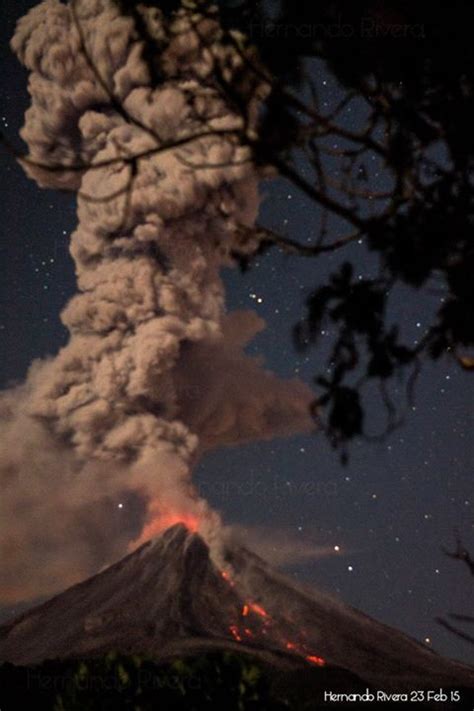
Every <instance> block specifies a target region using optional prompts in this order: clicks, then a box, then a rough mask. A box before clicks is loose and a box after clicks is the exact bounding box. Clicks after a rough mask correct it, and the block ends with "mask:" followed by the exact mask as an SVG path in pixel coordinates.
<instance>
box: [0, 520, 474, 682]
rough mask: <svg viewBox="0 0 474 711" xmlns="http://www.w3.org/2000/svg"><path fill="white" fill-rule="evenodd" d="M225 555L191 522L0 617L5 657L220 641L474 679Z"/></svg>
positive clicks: (444, 678) (362, 669)
mask: <svg viewBox="0 0 474 711" xmlns="http://www.w3.org/2000/svg"><path fill="white" fill-rule="evenodd" d="M222 556H223V560H222V561H221V562H220V563H219V565H217V564H216V563H215V562H214V560H213V557H212V556H211V554H210V550H209V547H208V546H207V544H206V543H205V542H204V540H203V538H202V537H201V536H200V535H199V534H196V533H191V532H190V531H189V530H188V529H187V528H185V527H184V526H183V525H181V524H178V525H176V526H173V527H172V528H169V529H168V530H166V531H165V532H164V533H162V534H161V535H160V536H158V537H157V538H154V539H153V540H151V541H148V542H147V543H145V544H143V545H142V546H141V547H140V548H138V549H137V550H136V551H134V552H133V553H131V554H130V555H128V556H127V557H125V558H123V559H122V560H121V561H119V562H118V563H115V564H114V565H111V566H110V567H108V568H107V569H105V570H104V571H102V572H100V573H98V574H97V575H95V576H93V577H91V578H89V579H88V580H85V581H84V582H82V583H79V584H78V585H74V586H73V587H71V588H69V589H68V590H66V591H65V592H63V593H61V594H59V595H57V596H56V597H54V598H52V599H50V600H49V601H47V602H45V603H43V604H41V605H39V606H37V607H35V608H33V609H31V610H29V611H27V612H25V613H23V614H22V615H20V616H19V617H17V618H16V619H14V620H12V621H11V622H9V623H7V624H5V625H3V626H2V627H0V662H10V663H13V664H16V665H33V664H38V663H40V662H42V661H44V660H47V659H63V660H64V659H71V658H84V657H91V656H95V655H102V654H104V653H106V652H108V651H110V650H115V651H117V652H119V653H121V654H146V655H148V656H149V657H153V658H156V659H159V660H163V661H165V660H170V659H173V658H176V657H178V656H183V655H191V654H196V653H200V652H212V651H213V650H218V651H222V650H230V651H238V650H241V651H242V652H247V653H251V654H253V655H254V656H256V657H258V658H259V659H261V660H262V662H265V663H268V664H271V665H272V666H275V667H280V668H281V669H282V670H283V669H291V668H295V669H297V668H301V667H308V666H313V667H318V668H322V667H326V668H327V669H330V668H339V669H344V670H346V671H347V672H348V673H350V674H351V675H355V676H357V677H358V678H360V679H361V680H363V681H364V682H365V683H367V684H368V685H370V686H371V687H373V688H377V689H385V690H388V691H397V692H404V691H410V690H413V689H423V688H424V689H436V688H439V687H443V688H445V689H447V688H451V689H459V688H464V689H472V688H474V670H473V669H472V668H470V667H468V666H466V665H463V664H460V663H458V662H455V661H452V660H449V659H445V658H443V657H441V656H439V655H437V654H436V653H435V652H433V651H431V650H430V649H427V648H426V647H424V646H423V645H422V644H419V643H418V642H416V641H415V640H413V639H410V638H409V637H407V636H406V635H404V634H402V633H401V632H399V631H397V630H395V629H393V628H390V627H387V626H385V625H383V624H381V623H379V622H377V621H375V620H373V619H371V618H369V617H368V616H366V615H364V614H363V613H361V612H359V611H357V610H355V609H353V608H352V607H350V606H348V605H345V604H343V603H342V602H340V601H338V600H335V599H333V598H331V597H330V596H328V595H326V594H322V593H320V592H317V591H313V590H309V589H305V588H303V587H300V586H297V585H295V583H294V582H293V581H291V580H289V579H288V578H286V577H285V576H284V575H282V574H281V573H279V572H278V571H276V570H275V569H273V568H272V567H270V566H269V565H268V564H267V563H265V562H264V561H263V560H262V559H261V558H259V557H258V556H256V555H254V554H253V553H252V552H250V551H249V550H247V549H246V548H243V547H241V546H239V545H237V544H235V543H227V544H223V547H222Z"/></svg>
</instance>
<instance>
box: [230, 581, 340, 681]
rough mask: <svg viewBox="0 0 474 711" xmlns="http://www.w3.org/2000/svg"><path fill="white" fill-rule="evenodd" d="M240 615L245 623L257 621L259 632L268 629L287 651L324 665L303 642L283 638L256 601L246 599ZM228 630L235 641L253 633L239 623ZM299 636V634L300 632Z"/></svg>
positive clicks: (319, 665)
mask: <svg viewBox="0 0 474 711" xmlns="http://www.w3.org/2000/svg"><path fill="white" fill-rule="evenodd" d="M221 576H222V578H223V579H224V580H225V581H226V583H227V584H228V585H230V586H231V587H234V586H235V583H234V581H233V580H232V578H231V576H230V574H229V573H228V572H227V571H225V570H222V571H221ZM241 617H242V618H246V621H245V622H246V624H247V625H248V624H250V623H253V624H255V623H256V622H258V623H259V625H260V629H259V632H260V633H261V634H263V635H267V634H268V632H269V631H270V632H271V634H272V636H273V637H274V638H276V639H277V641H278V642H279V644H281V645H282V646H283V647H284V648H285V649H286V650H287V651H288V652H291V653H292V654H295V655H298V656H300V657H303V658H304V659H305V660H306V661H307V662H308V663H309V664H313V665H315V666H318V667H323V666H325V664H326V661H325V660H324V659H323V658H322V657H319V656H317V655H316V654H313V653H312V652H311V650H309V649H308V648H307V647H306V646H305V644H304V643H303V642H295V641H291V640H286V639H283V638H282V636H281V634H280V633H279V632H278V626H277V622H276V621H275V620H274V619H273V618H272V616H271V615H270V614H269V612H267V610H266V609H265V608H264V607H263V606H262V605H260V604H258V603H257V602H253V601H247V602H246V603H245V604H244V605H243V606H242V611H241ZM229 632H230V634H231V635H232V637H233V639H235V641H236V642H243V641H244V640H245V639H248V638H251V637H253V636H254V633H253V632H252V630H251V629H249V627H248V626H246V627H243V626H241V625H239V624H234V625H230V627H229ZM299 636H301V634H300V635H299Z"/></svg>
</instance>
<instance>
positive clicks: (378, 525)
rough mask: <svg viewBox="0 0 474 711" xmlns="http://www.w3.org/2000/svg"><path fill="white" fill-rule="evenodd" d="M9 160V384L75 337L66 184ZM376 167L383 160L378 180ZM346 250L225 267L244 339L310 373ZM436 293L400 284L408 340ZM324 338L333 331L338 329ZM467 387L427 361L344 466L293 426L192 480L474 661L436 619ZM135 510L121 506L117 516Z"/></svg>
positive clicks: (351, 593)
mask: <svg viewBox="0 0 474 711" xmlns="http://www.w3.org/2000/svg"><path fill="white" fill-rule="evenodd" d="M34 4H35V3H33V2H27V1H26V0H22V1H21V2H18V1H16V2H13V0H8V1H7V2H6V3H5V9H4V12H3V18H2V19H3V22H2V26H1V28H0V31H1V33H2V42H1V47H2V49H1V64H2V67H1V74H0V76H1V81H2V90H1V106H0V121H1V126H2V131H4V132H5V133H6V134H7V135H8V136H9V137H10V138H11V139H12V140H14V139H15V138H16V136H17V134H18V130H19V128H20V126H21V124H22V116H23V112H24V110H25V108H26V107H27V105H28V98H27V95H26V72H24V71H23V70H22V68H21V67H20V65H19V64H18V62H17V61H16V60H15V58H14V57H13V56H12V55H11V54H10V52H9V50H8V44H7V42H8V40H9V38H10V37H11V35H12V33H13V30H14V24H15V21H16V19H17V18H18V17H20V16H21V15H23V14H24V12H25V11H26V10H27V9H28V8H29V7H31V6H33V5H34ZM314 71H315V72H316V73H318V74H319V80H320V84H321V88H322V91H324V92H325V100H326V101H327V102H328V103H330V102H331V101H334V98H335V95H336V94H337V89H336V88H335V87H334V86H333V85H332V83H331V78H330V77H329V76H327V75H326V74H325V73H324V70H323V69H321V68H320V67H315V68H314ZM349 109H350V110H349V111H348V112H347V113H346V115H345V121H347V123H348V125H351V126H353V127H354V128H357V126H358V125H359V124H360V120H361V113H360V112H359V111H358V109H357V106H355V107H354V106H352V107H351V106H349ZM18 145H20V144H18ZM2 171H3V179H2V181H1V191H2V219H1V235H2V238H1V269H2V274H1V281H0V288H1V311H0V363H1V370H0V378H1V384H2V386H3V387H5V386H7V385H9V384H11V383H12V382H15V381H21V380H22V379H23V378H24V376H25V373H26V371H27V368H28V366H29V364H30V363H31V361H32V360H34V359H35V358H42V357H44V356H46V355H48V354H54V353H56V352H57V350H58V349H59V348H60V347H61V346H62V345H63V344H64V343H65V342H66V340H67V333H66V331H65V329H64V328H63V326H62V325H61V323H60V320H59V312H60V310H61V308H62V307H63V305H64V304H65V303H66V301H67V300H68V299H69V298H70V296H72V294H73V293H74V290H75V279H74V273H73V265H72V261H71V259H70V257H69V253H68V235H69V233H70V232H71V230H72V229H73V228H74V227H75V224H76V215H75V198H74V196H73V195H72V194H67V193H64V194H59V193H56V192H52V191H46V190H40V189H39V188H38V187H37V186H36V185H35V184H34V183H33V182H32V181H30V180H28V179H27V178H26V177H25V175H24V173H23V171H22V169H21V168H20V167H19V166H18V165H17V164H15V162H14V161H13V160H12V159H11V158H10V157H8V156H6V155H3V156H2ZM383 181H384V176H383V174H380V187H381V188H383ZM262 194H263V196H264V199H263V202H262V209H261V216H260V221H261V222H262V224H265V225H268V226H270V227H274V228H276V229H278V230H280V231H283V232H285V233H286V234H287V235H288V236H289V237H291V238H293V239H298V240H300V241H305V240H308V241H310V240H312V239H313V238H314V229H313V224H316V223H317V219H318V215H317V208H316V207H315V206H314V204H311V203H310V202H309V201H307V199H306V198H305V197H304V196H302V195H301V194H298V192H297V191H296V190H295V189H294V188H292V187H291V186H289V185H288V184H286V183H285V182H284V181H274V182H272V183H271V184H270V183H269V184H267V185H265V186H263V189H262ZM334 229H336V226H335V227H334ZM344 258H349V259H353V260H357V261H356V264H357V266H358V269H359V272H358V273H360V274H361V275H364V276H366V275H367V274H370V273H371V270H372V269H373V268H374V265H373V263H372V262H371V260H370V257H369V256H368V254H367V253H366V252H365V249H364V247H363V246H362V245H358V244H355V245H353V246H351V247H350V250H348V251H347V252H346V253H345V255H344ZM341 259H342V255H341V256H339V255H335V256H333V257H329V258H324V259H321V260H319V261H318V262H315V261H314V260H308V259H306V260H305V259H304V258H295V257H287V256H284V255H282V254H279V253H278V252H277V251H272V252H271V253H269V254H267V255H266V256H264V257H262V258H260V260H259V261H258V262H257V263H256V264H255V265H254V266H253V268H251V269H250V271H249V272H247V273H246V274H241V273H240V272H239V271H238V270H237V269H235V270H228V271H227V272H226V273H225V275H224V279H225V283H226V286H227V298H228V307H229V309H236V308H253V309H256V311H257V312H258V313H259V315H261V316H262V317H263V318H264V319H265V320H266V322H267V329H266V331H265V332H263V333H262V334H260V335H259V336H258V337H257V339H256V341H255V342H254V343H253V344H252V346H251V349H250V351H251V352H252V353H258V354H261V355H262V356H263V357H264V359H265V361H266V363H267V365H268V366H269V368H271V369H273V370H274V371H276V372H277V373H279V374H280V375H282V376H285V377H291V376H294V375H298V376H299V377H301V378H302V379H304V380H306V381H307V382H311V381H312V378H313V376H314V374H315V373H316V372H319V371H320V370H321V369H322V368H323V367H324V362H325V361H324V359H325V353H324V351H325V349H324V347H322V348H321V349H319V348H318V349H317V350H316V349H314V350H309V351H308V352H307V353H305V354H304V355H303V356H302V355H301V354H298V353H296V351H295V349H294V347H293V343H292V335H291V329H292V326H293V325H294V324H295V322H296V321H297V320H298V319H299V318H300V317H301V316H302V314H303V307H304V300H305V298H306V297H307V295H308V294H309V293H310V291H311V289H312V288H314V287H315V286H316V285H317V284H318V283H320V282H321V280H322V279H323V278H324V275H325V274H327V272H328V270H332V269H334V267H335V266H337V264H338V263H339V261H340V260H341ZM436 298H437V297H436V296H432V297H427V296H426V295H425V296H424V297H423V298H422V297H421V296H420V294H418V293H416V292H412V291H407V292H400V293H399V294H398V295H397V298H396V301H395V303H394V305H393V309H394V317H395V318H398V319H400V321H401V323H402V325H403V332H404V334H405V335H406V337H407V338H409V339H412V340H416V338H417V337H419V335H420V333H422V332H423V327H424V324H426V323H427V322H428V318H429V315H430V313H431V310H432V308H433V307H434V305H435V303H436ZM324 339H327V342H328V343H329V342H330V339H331V333H330V332H328V333H325V334H324V336H323V342H324ZM470 387H471V380H470V378H469V376H468V375H467V374H465V373H463V372H462V371H461V370H458V369H456V368H455V366H454V365H453V364H443V363H440V364H438V365H437V366H431V365H429V366H425V368H424V370H423V371H422V373H421V375H420V378H419V381H418V386H417V393H416V407H415V409H414V410H413V411H412V412H411V413H410V416H409V418H408V420H407V422H406V424H405V426H403V427H402V428H401V429H399V430H397V431H396V432H395V433H393V434H392V435H391V436H390V437H389V438H388V439H387V440H386V441H384V442H382V443H380V444H373V445H372V444H367V443H362V444H360V445H358V446H357V445H356V446H353V447H352V449H351V451H350V459H349V463H348V465H347V466H346V467H343V466H342V465H341V464H340V462H339V458H338V455H337V453H335V452H334V450H332V449H331V447H330V446H329V444H328V443H327V441H326V439H325V438H324V436H323V435H308V436H299V437H293V438H292V439H289V440H288V439H287V440H284V439H282V440H274V441H272V442H266V443H256V444H252V445H248V446H242V447H239V448H236V449H227V450H225V451H222V450H221V451H217V452H214V453H212V454H210V455H208V456H207V457H206V458H205V459H204V460H203V461H202V462H201V463H200V465H199V467H198V470H197V472H196V481H197V484H198V488H199V490H200V491H201V493H203V494H204V495H206V496H207V498H208V499H209V501H210V503H211V504H213V505H214V506H215V507H216V508H217V509H218V510H220V511H221V512H222V514H223V516H224V520H225V522H226V523H235V524H240V525H244V526H251V527H264V529H265V530H266V531H267V533H268V531H272V530H275V531H276V532H277V534H278V539H276V540H281V537H284V538H287V539H288V540H292V541H293V540H294V541H295V542H296V543H295V545H296V546H298V541H301V544H302V545H307V544H308V543H309V544H314V546H316V547H318V548H319V547H321V548H324V549H329V550H331V551H332V553H331V554H330V555H326V556H324V557H321V556H316V557H315V558H314V559H309V560H305V561H304V562H300V563H297V564H295V565H288V566H286V570H287V571H288V572H289V573H290V574H291V575H294V576H295V577H297V578H298V579H299V580H301V581H304V582H306V583H310V584H314V585H316V586H318V587H320V588H323V589H325V590H328V591H331V592H334V593H335V594H337V595H339V596H340V597H341V598H342V599H343V600H344V601H345V602H347V603H350V604H352V605H354V606H356V607H358V608H359V609H361V610H363V611H364V612H366V613H368V614H369V615H372V616H374V617H376V618H377V619H379V620H381V621H383V622H386V623H388V624H391V625H394V626H396V627H398V628H400V629H402V630H404V631H405V632H407V633H409V634H411V635H412V636H414V637H415V638H417V639H419V640H425V641H426V642H427V644H430V645H432V646H433V648H435V649H437V650H438V651H440V652H442V653H445V654H449V655H451V656H454V657H459V658H464V659H466V660H469V659H470V658H471V659H472V647H470V646H469V645H468V644H467V643H464V642H462V641H461V640H459V639H457V638H456V637H454V636H452V635H450V634H449V633H448V632H446V631H445V630H443V629H442V628H441V627H440V626H439V625H438V624H437V623H436V622H435V621H434V618H435V617H436V616H439V615H444V614H446V613H447V612H450V611H454V612H460V613H466V614H469V613H470V614H472V581H471V579H470V577H469V574H468V571H467V569H465V568H464V567H463V566H462V565H461V564H460V563H458V562H455V561H452V560H451V559H449V558H447V557H446V555H445V554H444V553H443V552H442V546H446V547H448V548H452V547H453V542H454V539H453V530H454V529H455V528H456V527H457V528H458V529H459V531H460V534H461V536H462V538H463V540H464V542H465V543H466V545H468V546H469V545H470V544H472V543H473V541H474V535H473V531H474V517H473V506H474V499H473V498H472V484H471V474H472V472H471V466H472V465H471V462H472V460H473V454H474V451H473V440H472V434H471V433H472V430H473V407H472V398H471V397H470ZM369 404H370V405H371V411H372V415H371V419H374V422H375V423H376V422H377V420H380V418H382V417H383V416H384V415H383V410H382V409H381V408H380V406H379V404H378V403H377V401H376V399H375V398H373V399H369ZM127 513H128V512H127V506H126V505H123V506H122V507H121V508H120V512H119V515H121V516H124V517H126V516H127ZM471 547H472V546H471Z"/></svg>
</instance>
